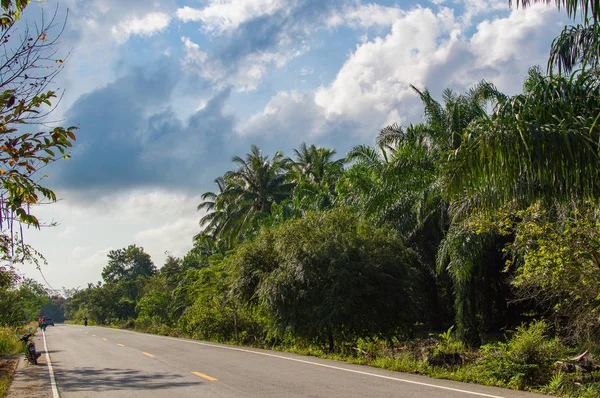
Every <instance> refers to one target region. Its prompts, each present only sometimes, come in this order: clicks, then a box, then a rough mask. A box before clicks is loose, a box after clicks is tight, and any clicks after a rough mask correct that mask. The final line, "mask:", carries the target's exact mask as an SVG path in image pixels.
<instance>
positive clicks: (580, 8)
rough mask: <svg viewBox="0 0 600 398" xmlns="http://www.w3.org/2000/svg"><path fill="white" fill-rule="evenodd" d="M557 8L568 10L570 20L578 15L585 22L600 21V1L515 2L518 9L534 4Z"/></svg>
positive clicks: (525, 0) (548, 0) (545, 0)
mask: <svg viewBox="0 0 600 398" xmlns="http://www.w3.org/2000/svg"><path fill="white" fill-rule="evenodd" d="M552 2H554V3H555V4H556V6H557V7H558V8H559V9H560V8H564V9H565V10H567V15H568V16H569V18H573V19H574V18H576V17H577V15H580V16H582V17H583V20H584V21H590V22H593V23H597V22H599V21H600V0H514V3H515V4H516V6H517V8H518V7H523V8H525V7H528V6H530V5H531V4H532V3H546V4H549V3H552ZM508 4H509V5H511V6H512V4H513V0H508Z"/></svg>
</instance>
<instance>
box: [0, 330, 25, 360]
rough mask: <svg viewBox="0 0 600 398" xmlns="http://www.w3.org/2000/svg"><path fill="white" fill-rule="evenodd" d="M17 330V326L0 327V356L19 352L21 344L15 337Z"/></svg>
mask: <svg viewBox="0 0 600 398" xmlns="http://www.w3.org/2000/svg"><path fill="white" fill-rule="evenodd" d="M19 331H20V329H19V328H8V327H0V356H7V355H14V354H18V353H19V352H21V349H22V344H21V342H20V341H19V338H18V337H17V336H18V334H19Z"/></svg>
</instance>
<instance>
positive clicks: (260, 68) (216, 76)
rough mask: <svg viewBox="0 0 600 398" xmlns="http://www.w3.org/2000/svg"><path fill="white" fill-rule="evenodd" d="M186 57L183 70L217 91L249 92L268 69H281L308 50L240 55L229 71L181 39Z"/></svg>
mask: <svg viewBox="0 0 600 398" xmlns="http://www.w3.org/2000/svg"><path fill="white" fill-rule="evenodd" d="M181 41H182V42H183V46H184V51H185V56H184V58H183V60H182V66H183V68H184V70H185V71H186V72H188V73H191V74H196V75H198V76H200V77H202V78H203V79H206V80H208V81H210V82H211V83H212V84H213V85H214V86H215V87H216V88H217V89H222V88H224V87H227V86H233V87H235V88H236V90H238V91H252V90H255V89H256V87H257V84H258V82H259V81H260V80H261V79H262V78H263V76H264V75H265V72H266V71H267V69H268V68H270V67H276V68H281V67H283V66H284V65H285V64H287V63H288V62H289V61H290V60H291V59H292V58H295V57H297V56H299V55H300V54H302V53H304V52H306V51H307V50H308V47H303V48H301V49H287V50H282V51H280V52H272V51H260V52H253V53H250V54H248V55H244V56H242V57H241V58H240V59H239V60H237V63H236V65H235V68H232V67H231V65H229V66H228V65H225V64H223V62H222V61H220V60H218V59H210V58H209V56H208V54H207V53H206V52H204V51H202V50H201V49H200V46H199V45H198V44H196V43H194V42H193V41H192V40H191V39H190V38H189V37H182V38H181Z"/></svg>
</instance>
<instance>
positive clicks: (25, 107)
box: [0, 0, 76, 263]
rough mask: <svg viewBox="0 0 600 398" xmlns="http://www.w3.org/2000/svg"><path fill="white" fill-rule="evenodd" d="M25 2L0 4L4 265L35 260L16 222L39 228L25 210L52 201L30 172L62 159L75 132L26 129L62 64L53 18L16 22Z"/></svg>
mask: <svg viewBox="0 0 600 398" xmlns="http://www.w3.org/2000/svg"><path fill="white" fill-rule="evenodd" d="M28 3H29V1H27V0H15V1H11V0H3V1H2V3H1V6H2V10H3V14H2V17H1V18H0V27H1V30H0V46H2V51H0V231H1V236H0V255H1V256H0V257H1V258H2V259H3V260H6V261H9V262H10V263H14V262H22V261H24V260H25V259H29V260H35V258H36V257H37V255H38V253H37V252H35V250H33V249H32V248H30V247H29V246H27V245H25V244H24V243H23V241H22V239H23V236H22V235H23V234H22V227H21V224H22V223H24V224H28V225H32V226H34V227H39V226H40V221H39V220H38V219H37V217H36V216H35V215H33V214H32V212H31V208H32V207H33V206H35V205H36V204H39V203H40V202H42V201H44V200H46V201H50V202H54V201H56V195H55V193H54V192H53V191H52V190H51V189H49V188H47V187H45V186H43V185H42V184H41V181H42V180H43V178H39V177H37V176H36V173H37V171H39V170H40V169H41V168H43V167H44V166H46V165H47V164H49V163H52V162H55V161H57V160H59V159H62V158H67V157H68V154H67V152H66V150H67V149H68V148H70V147H71V146H72V142H73V141H74V140H75V134H74V130H75V129H76V128H75V127H69V128H63V127H55V128H53V129H51V130H50V131H35V130H36V128H35V127H32V125H33V126H36V123H39V122H40V121H42V120H44V118H45V116H47V115H48V114H49V113H50V112H51V111H52V109H53V108H52V100H53V99H55V98H56V93H55V92H54V91H52V90H48V85H49V84H51V83H52V78H53V77H54V76H56V74H57V73H59V72H60V70H61V69H62V64H63V60H62V59H60V58H58V57H57V56H56V52H57V50H56V47H57V46H58V44H59V43H60V40H59V38H58V37H59V36H60V34H61V32H62V29H59V30H58V33H57V34H56V35H55V36H54V33H55V32H54V28H55V26H54V22H55V19H54V17H53V18H51V19H50V21H49V22H47V21H45V20H44V18H43V16H42V21H41V23H40V24H38V25H37V26H36V29H35V30H31V29H30V28H29V27H27V26H23V24H22V23H20V22H19V17H20V14H21V12H22V11H23V9H24V8H25V7H26V6H27V4H28ZM55 15H56V14H55ZM63 27H64V25H63ZM21 28H23V30H19V29H21ZM51 36H52V37H53V38H51ZM30 129H31V130H32V131H27V130H30Z"/></svg>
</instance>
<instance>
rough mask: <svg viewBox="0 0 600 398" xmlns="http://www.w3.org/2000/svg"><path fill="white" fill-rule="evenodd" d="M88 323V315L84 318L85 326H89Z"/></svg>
mask: <svg viewBox="0 0 600 398" xmlns="http://www.w3.org/2000/svg"><path fill="white" fill-rule="evenodd" d="M87 324H88V319H87V316H86V317H84V318H83V326H87Z"/></svg>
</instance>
